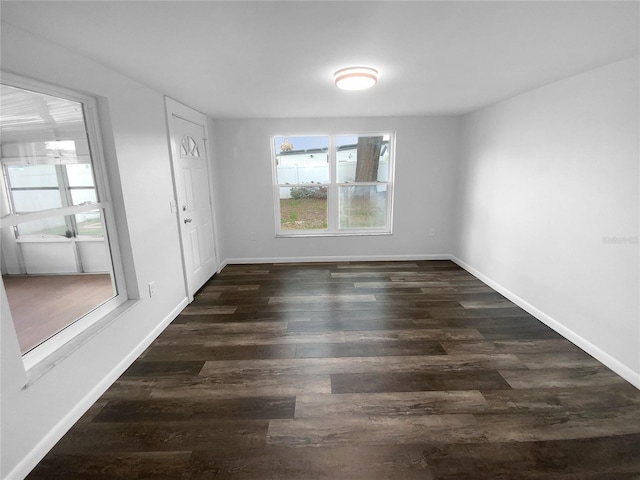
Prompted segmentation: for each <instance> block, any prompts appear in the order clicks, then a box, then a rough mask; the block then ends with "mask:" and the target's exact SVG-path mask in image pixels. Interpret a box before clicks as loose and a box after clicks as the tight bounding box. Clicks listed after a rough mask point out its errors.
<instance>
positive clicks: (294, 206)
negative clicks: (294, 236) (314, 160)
mask: <svg viewBox="0 0 640 480" xmlns="http://www.w3.org/2000/svg"><path fill="white" fill-rule="evenodd" d="M280 226H281V228H282V229H283V230H318V229H326V228H327V187H312V186H308V187H307V186H302V187H281V188H280Z"/></svg>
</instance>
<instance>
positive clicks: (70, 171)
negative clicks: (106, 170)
mask: <svg viewBox="0 0 640 480" xmlns="http://www.w3.org/2000/svg"><path fill="white" fill-rule="evenodd" d="M66 168H67V177H68V179H69V186H70V187H95V182H94V181H93V171H92V170H91V165H89V164H88V163H78V164H69V165H66Z"/></svg>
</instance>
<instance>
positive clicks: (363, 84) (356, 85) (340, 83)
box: [333, 67, 378, 90]
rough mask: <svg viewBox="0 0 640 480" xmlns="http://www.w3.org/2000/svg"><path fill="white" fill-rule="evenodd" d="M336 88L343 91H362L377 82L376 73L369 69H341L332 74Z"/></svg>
mask: <svg viewBox="0 0 640 480" xmlns="http://www.w3.org/2000/svg"><path fill="white" fill-rule="evenodd" d="M333 79H334V81H335V82H336V87H338V88H342V89H343V90H364V89H366V88H371V87H373V86H374V85H375V84H376V82H377V81H378V71H377V70H375V69H373V68H370V67H347V68H341V69H340V70H338V71H337V72H336V73H334V74H333Z"/></svg>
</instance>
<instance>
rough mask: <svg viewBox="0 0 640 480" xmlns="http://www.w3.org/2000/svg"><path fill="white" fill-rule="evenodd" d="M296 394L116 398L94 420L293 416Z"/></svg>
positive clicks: (179, 419)
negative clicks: (209, 397)
mask: <svg viewBox="0 0 640 480" xmlns="http://www.w3.org/2000/svg"><path fill="white" fill-rule="evenodd" d="M295 404H296V399H295V397H234V398H231V399H228V398H227V399H216V400H207V401H198V400H195V401H188V400H185V399H183V398H181V399H179V400H157V399H153V400H112V401H110V402H108V403H107V404H106V405H105V406H104V407H103V408H102V409H101V411H100V412H99V413H98V414H97V415H96V416H95V417H94V418H93V421H94V422H102V423H105V422H107V423H109V422H111V423H113V422H117V423H122V422H184V421H208V420H215V419H221V418H227V419H228V418H238V419H271V418H293V412H294V409H295Z"/></svg>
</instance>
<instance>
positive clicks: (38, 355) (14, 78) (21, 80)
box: [0, 72, 128, 371]
mask: <svg viewBox="0 0 640 480" xmlns="http://www.w3.org/2000/svg"><path fill="white" fill-rule="evenodd" d="M1 83H2V84H4V85H7V86H11V87H16V88H21V89H24V90H31V91H34V92H37V93H43V94H45V95H51V96H55V97H60V98H64V99H68V100H72V101H74V102H78V103H81V104H82V106H83V114H84V120H85V126H86V131H87V140H88V142H89V152H90V155H91V165H92V169H93V173H94V178H95V188H96V195H97V198H98V201H97V202H96V203H92V204H89V205H78V206H70V207H61V208H54V209H50V210H42V211H37V212H32V213H22V214H19V215H8V216H6V217H3V218H2V219H0V227H1V228H4V227H10V226H13V225H19V224H21V223H26V222H30V221H33V220H40V219H43V218H48V217H56V216H66V215H73V214H76V213H83V212H87V211H93V210H99V211H100V212H101V213H102V220H103V222H104V227H103V230H104V242H105V246H106V248H107V251H108V256H109V257H110V258H111V265H112V271H111V275H112V282H113V283H114V284H115V286H116V292H117V293H116V294H115V296H114V297H113V298H111V299H110V300H107V301H106V302H105V303H103V304H102V305H99V306H98V307H97V308H95V309H94V310H92V311H91V312H89V313H87V314H86V315H84V316H83V317H80V318H79V319H78V320H76V321H75V322H73V323H71V324H69V325H68V326H67V327H65V328H64V329H62V330H61V331H60V332H58V333H56V334H54V335H53V336H52V337H50V338H49V339H47V340H45V341H44V342H42V343H41V344H40V345H38V346H36V347H34V348H33V349H31V350H29V351H28V352H26V353H24V354H23V355H22V360H23V363H24V366H25V370H27V371H28V370H29V369H31V368H32V367H34V366H36V365H38V364H39V363H40V362H42V361H43V360H44V359H45V358H47V357H48V356H50V355H51V354H53V353H54V352H55V351H56V350H58V349H60V348H61V347H62V346H63V345H65V344H66V343H68V342H69V341H70V340H72V339H74V338H75V337H77V336H78V335H80V334H81V333H83V332H84V331H86V330H87V329H89V327H91V326H92V325H94V324H96V323H97V322H98V321H99V320H101V319H103V318H105V317H106V316H107V315H109V314H110V313H112V312H114V311H115V310H116V309H117V308H118V307H120V306H121V305H123V304H124V303H125V302H126V301H127V300H128V294H127V288H126V284H125V275H124V270H123V268H122V256H121V254H120V247H119V245H118V240H117V239H118V235H117V231H116V223H115V217H114V213H113V203H112V201H111V194H110V189H109V184H108V180H107V170H106V164H105V159H104V154H103V152H104V150H103V148H102V142H101V136H100V126H99V122H98V111H97V103H96V100H95V98H93V97H90V96H88V95H84V94H82V93H78V92H76V91H73V90H68V89H66V88H63V87H58V86H53V85H50V84H47V83H44V82H40V81H37V80H33V79H29V78H25V77H21V76H18V75H14V74H9V73H5V72H2V79H1ZM32 241H38V240H37V239H34V240H32Z"/></svg>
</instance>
